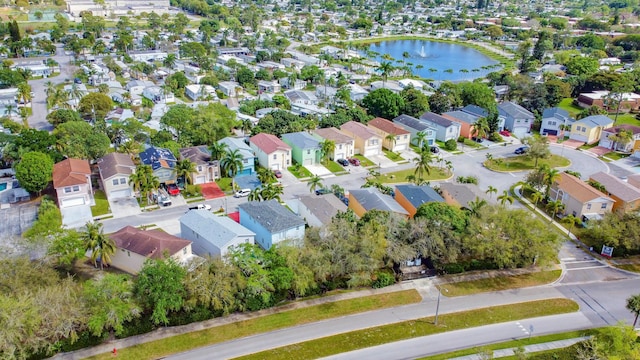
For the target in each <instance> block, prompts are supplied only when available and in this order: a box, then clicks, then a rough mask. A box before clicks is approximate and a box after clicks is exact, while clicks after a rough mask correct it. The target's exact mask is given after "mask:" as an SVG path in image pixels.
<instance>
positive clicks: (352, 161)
mask: <svg viewBox="0 0 640 360" xmlns="http://www.w3.org/2000/svg"><path fill="white" fill-rule="evenodd" d="M349 163H350V164H351V165H353V166H360V160H358V159H356V158H351V159H349Z"/></svg>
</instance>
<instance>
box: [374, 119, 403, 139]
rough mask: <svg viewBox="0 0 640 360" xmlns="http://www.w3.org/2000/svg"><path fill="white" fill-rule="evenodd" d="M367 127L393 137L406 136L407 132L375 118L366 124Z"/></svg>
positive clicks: (391, 123)
mask: <svg viewBox="0 0 640 360" xmlns="http://www.w3.org/2000/svg"><path fill="white" fill-rule="evenodd" d="M367 126H371V127H374V128H376V129H380V130H382V131H384V132H385V133H387V134H393V135H406V134H409V132H408V131H407V130H405V129H403V128H402V127H401V126H399V125H396V124H394V123H393V122H391V121H389V120H387V119H383V118H380V117H378V118H375V119H373V120H371V121H369V122H368V123H367Z"/></svg>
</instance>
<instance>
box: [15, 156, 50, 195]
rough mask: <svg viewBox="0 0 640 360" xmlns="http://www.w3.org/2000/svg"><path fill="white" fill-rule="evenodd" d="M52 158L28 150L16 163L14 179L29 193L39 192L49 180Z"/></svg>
mask: <svg viewBox="0 0 640 360" xmlns="http://www.w3.org/2000/svg"><path fill="white" fill-rule="evenodd" d="M52 175H53V160H52V159H51V158H50V157H49V155H47V154H44V153H41V152H35V151H32V152H28V153H26V154H24V155H22V159H21V160H20V162H18V165H16V179H17V180H18V182H20V185H21V186H22V187H23V188H24V189H25V190H27V191H28V192H30V193H39V192H40V191H42V190H44V188H45V187H47V185H48V184H49V182H50V181H51V178H52Z"/></svg>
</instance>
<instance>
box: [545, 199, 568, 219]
mask: <svg viewBox="0 0 640 360" xmlns="http://www.w3.org/2000/svg"><path fill="white" fill-rule="evenodd" d="M562 210H564V204H563V203H562V202H561V201H560V200H553V201H549V202H548V203H547V211H549V215H551V219H552V220H553V219H554V218H555V217H556V215H558V213H559V212H560V211H562Z"/></svg>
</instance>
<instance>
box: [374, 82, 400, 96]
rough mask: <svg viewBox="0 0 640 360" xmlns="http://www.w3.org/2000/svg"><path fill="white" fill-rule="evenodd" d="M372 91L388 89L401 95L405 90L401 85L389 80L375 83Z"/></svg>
mask: <svg viewBox="0 0 640 360" xmlns="http://www.w3.org/2000/svg"><path fill="white" fill-rule="evenodd" d="M370 89H371V91H374V90H378V89H387V90H391V92H393V93H396V94H400V93H401V92H402V90H403V87H402V85H400V83H398V82H397V81H395V80H387V81H380V80H377V81H373V82H372V83H371V85H370Z"/></svg>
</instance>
